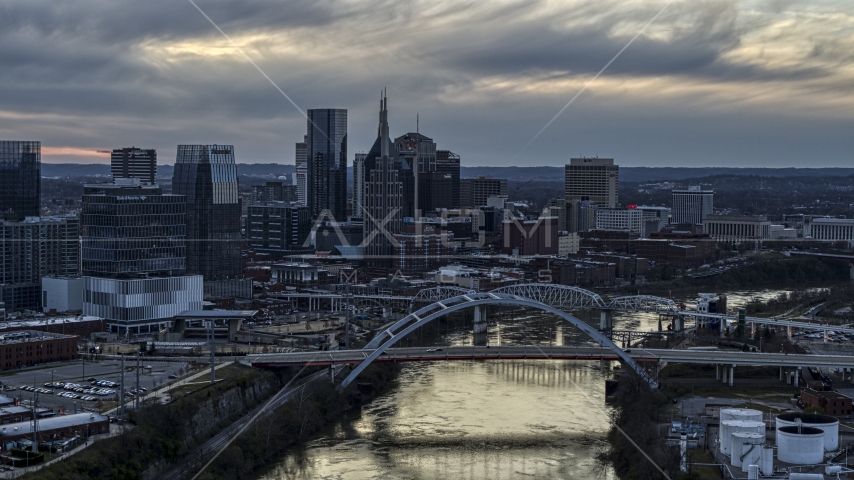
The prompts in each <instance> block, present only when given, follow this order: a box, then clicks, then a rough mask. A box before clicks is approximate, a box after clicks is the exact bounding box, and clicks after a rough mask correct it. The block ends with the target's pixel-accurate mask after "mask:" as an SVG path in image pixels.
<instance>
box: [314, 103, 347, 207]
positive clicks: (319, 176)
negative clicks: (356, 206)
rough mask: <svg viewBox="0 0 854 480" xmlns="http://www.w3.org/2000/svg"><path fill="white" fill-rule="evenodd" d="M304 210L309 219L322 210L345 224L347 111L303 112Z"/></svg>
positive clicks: (332, 109) (325, 109)
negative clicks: (304, 117) (305, 167)
mask: <svg viewBox="0 0 854 480" xmlns="http://www.w3.org/2000/svg"><path fill="white" fill-rule="evenodd" d="M307 116H308V120H307V122H306V123H307V126H308V135H307V137H306V157H307V163H308V172H307V173H308V178H307V180H308V182H307V183H308V185H307V187H308V188H307V190H308V197H309V198H308V207H309V212H310V213H311V215H312V217H317V216H318V215H320V213H321V212H323V211H324V210H328V211H329V214H330V215H332V216H333V217H335V221H338V222H346V221H347V110H344V109H335V108H322V109H313V110H309V111H308V112H307Z"/></svg>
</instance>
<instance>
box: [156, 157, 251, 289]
mask: <svg viewBox="0 0 854 480" xmlns="http://www.w3.org/2000/svg"><path fill="white" fill-rule="evenodd" d="M172 193H174V194H176V195H184V196H185V197H186V198H187V273H191V274H200V275H203V276H204V279H205V281H220V280H230V279H237V278H240V277H241V276H242V268H241V260H240V241H241V236H240V198H239V196H238V193H237V165H236V164H235V162H234V147H233V146H232V145H178V154H177V156H176V157H175V173H174V174H173V177H172Z"/></svg>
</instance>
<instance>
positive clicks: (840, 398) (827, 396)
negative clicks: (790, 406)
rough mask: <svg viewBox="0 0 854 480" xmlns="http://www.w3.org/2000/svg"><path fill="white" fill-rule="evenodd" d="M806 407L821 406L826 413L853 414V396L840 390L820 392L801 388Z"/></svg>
mask: <svg viewBox="0 0 854 480" xmlns="http://www.w3.org/2000/svg"><path fill="white" fill-rule="evenodd" d="M801 402H803V403H804V408H809V407H819V408H821V409H822V410H824V411H823V413H824V414H825V415H851V414H852V413H854V412H852V410H851V397H849V396H846V395H843V394H841V393H839V392H820V391H816V390H812V389H809V388H806V389H804V390H801Z"/></svg>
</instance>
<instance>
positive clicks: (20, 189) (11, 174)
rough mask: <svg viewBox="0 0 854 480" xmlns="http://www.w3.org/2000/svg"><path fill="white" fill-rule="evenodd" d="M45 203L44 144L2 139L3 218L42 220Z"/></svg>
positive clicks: (0, 181) (0, 200)
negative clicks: (42, 177)
mask: <svg viewBox="0 0 854 480" xmlns="http://www.w3.org/2000/svg"><path fill="white" fill-rule="evenodd" d="M40 201H41V142H37V141H18V140H0V216H2V218H4V219H6V220H15V221H22V220H24V218H25V217H38V216H39V209H40Z"/></svg>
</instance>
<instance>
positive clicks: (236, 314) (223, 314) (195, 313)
mask: <svg viewBox="0 0 854 480" xmlns="http://www.w3.org/2000/svg"><path fill="white" fill-rule="evenodd" d="M256 313H258V310H185V311H183V312H181V313H179V314H178V315H175V318H204V319H217V318H252V317H254V316H255V314H256Z"/></svg>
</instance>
